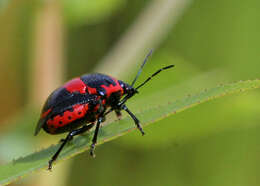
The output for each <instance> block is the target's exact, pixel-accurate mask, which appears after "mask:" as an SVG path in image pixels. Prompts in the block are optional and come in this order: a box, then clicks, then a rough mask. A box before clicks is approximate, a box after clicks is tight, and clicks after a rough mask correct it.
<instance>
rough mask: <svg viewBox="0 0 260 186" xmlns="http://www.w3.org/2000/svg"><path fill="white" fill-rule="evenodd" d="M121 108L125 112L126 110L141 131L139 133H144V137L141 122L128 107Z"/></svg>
mask: <svg viewBox="0 0 260 186" xmlns="http://www.w3.org/2000/svg"><path fill="white" fill-rule="evenodd" d="M121 108H122V109H123V110H125V111H126V112H127V113H128V114H129V115H130V116H131V118H132V119H133V120H134V122H135V125H136V127H137V128H138V129H139V131H140V132H141V133H142V135H144V134H145V133H144V131H143V128H142V126H141V125H140V121H139V120H138V119H137V118H136V116H135V115H134V114H133V113H132V112H131V111H130V110H129V109H128V108H127V107H126V105H122V106H121Z"/></svg>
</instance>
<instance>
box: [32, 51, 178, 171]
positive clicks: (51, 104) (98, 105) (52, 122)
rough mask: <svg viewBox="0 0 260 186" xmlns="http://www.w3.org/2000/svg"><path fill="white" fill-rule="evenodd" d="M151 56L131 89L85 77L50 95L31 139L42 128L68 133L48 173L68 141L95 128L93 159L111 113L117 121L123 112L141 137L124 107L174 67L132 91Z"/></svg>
mask: <svg viewBox="0 0 260 186" xmlns="http://www.w3.org/2000/svg"><path fill="white" fill-rule="evenodd" d="M151 53H152V51H150V53H149V54H148V55H147V56H146V58H145V60H144V62H143V64H142V65H141V67H140V69H139V71H138V73H137V75H136V77H135V78H134V80H133V82H132V83H131V85H130V84H127V83H125V82H123V81H121V80H117V79H115V78H113V77H110V76H107V75H104V74H87V75H83V76H81V77H77V78H74V79H72V80H70V81H68V82H67V83H65V84H64V85H63V86H62V87H60V88H58V89H56V90H55V91H54V92H52V94H51V95H50V96H49V97H48V99H47V101H46V103H45V105H44V106H43V109H42V113H41V117H40V119H39V121H38V124H37V126H36V129H35V133H34V135H37V134H38V133H39V131H40V130H41V128H43V129H44V130H45V131H46V132H47V133H49V134H60V133H64V132H69V133H68V135H67V137H66V138H65V139H62V140H61V142H62V143H61V146H60V148H59V149H58V150H57V152H56V153H55V154H54V155H53V156H52V158H51V160H50V161H49V167H48V169H49V170H51V168H52V163H53V162H54V161H55V160H56V159H57V157H58V156H59V154H60V152H61V150H62V149H63V147H64V146H65V144H66V143H67V142H68V141H70V140H72V138H73V137H74V136H76V135H78V134H81V133H83V132H86V131H88V130H89V129H91V128H92V127H93V126H94V125H96V128H95V132H94V137H93V139H92V145H91V148H90V155H91V156H94V149H95V145H96V143H97V137H98V131H99V128H100V124H101V123H102V122H104V121H105V116H106V115H107V114H108V113H110V112H112V111H115V113H116V115H117V116H118V117H120V116H121V110H124V111H126V112H127V113H128V114H129V115H130V117H131V118H132V119H133V120H134V123H135V125H136V127H137V128H138V129H139V131H140V132H141V133H142V135H144V131H143V129H142V127H141V125H140V122H139V120H138V119H137V118H136V116H135V115H134V114H133V113H132V112H131V111H130V110H129V109H128V108H127V106H126V104H125V103H126V102H127V100H128V99H129V98H131V97H133V96H134V95H135V94H136V93H138V89H139V88H141V87H142V86H143V85H145V84H146V83H147V82H148V81H150V80H151V79H152V77H154V76H155V75H157V74H159V73H160V72H161V71H163V70H166V69H168V68H171V67H174V65H169V66H166V67H164V68H161V69H159V70H158V71H156V72H155V73H153V74H152V75H151V76H150V77H148V78H147V79H146V80H145V81H144V82H143V83H141V84H140V85H139V86H137V87H136V88H134V84H135V82H136V80H137V79H138V77H139V76H140V74H141V72H142V69H143V67H144V65H145V63H146V61H147V59H148V57H149V56H150V55H151Z"/></svg>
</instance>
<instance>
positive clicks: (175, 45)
mask: <svg viewBox="0 0 260 186" xmlns="http://www.w3.org/2000/svg"><path fill="white" fill-rule="evenodd" d="M259 8H260V1H257V0H248V1H237V0H214V1H207V0H194V1H192V0H153V1H152V0H150V1H149V0H143V1H140V0H99V1H90V0H85V1H82V0H74V1H72V0H60V1H54V0H48V1H47V0H38V1H37V0H0V85H1V89H0V90H1V91H0V103H1V107H0V133H1V134H0V163H1V164H4V163H6V162H8V161H10V160H12V159H14V158H18V157H20V156H24V155H26V154H29V153H31V152H34V151H36V150H40V149H42V148H43V147H48V146H49V145H50V144H54V143H57V141H58V140H59V139H60V138H61V137H62V135H61V136H50V135H48V134H45V133H44V132H41V133H40V135H39V136H37V137H34V136H33V131H34V127H35V126H36V122H37V119H38V114H39V112H40V109H41V106H42V104H43V102H44V100H45V99H46V97H47V96H48V94H49V93H50V92H51V91H52V90H54V89H55V88H56V87H58V86H59V85H61V84H62V83H63V82H65V81H66V80H69V79H71V78H73V77H74V76H78V75H81V74H84V73H90V72H93V71H98V72H103V73H107V74H110V75H113V76H115V77H118V78H120V79H122V80H126V81H127V80H128V82H129V81H131V80H132V79H133V77H134V75H135V73H136V71H137V69H138V66H139V65H140V63H141V62H142V60H143V58H144V56H145V55H146V54H147V53H148V51H149V50H150V49H151V48H154V49H155V50H154V54H153V56H152V57H151V58H150V59H149V63H148V64H147V66H146V67H145V69H144V72H143V74H142V77H141V78H140V81H141V80H143V79H145V77H147V76H148V75H149V74H151V72H153V71H155V70H156V69H158V68H159V67H160V66H163V65H167V64H175V65H176V68H175V69H174V70H172V72H169V73H164V74H162V75H161V76H160V78H156V79H155V80H154V81H153V82H151V83H150V84H149V86H146V87H144V88H143V89H142V93H141V94H140V95H138V96H137V97H136V98H135V101H134V102H131V101H130V102H129V107H130V108H132V110H133V111H134V110H137V111H138V109H140V107H143V106H145V103H146V99H147V98H149V96H150V95H152V94H157V95H158V100H156V101H157V102H159V97H160V96H162V95H160V90H161V89H167V85H172V84H175V85H176V88H175V91H174V92H172V91H171V92H169V93H168V95H163V96H169V97H170V98H171V100H173V99H178V98H180V97H182V96H184V95H188V94H192V93H194V92H198V91H199V90H202V89H204V88H209V87H214V86H216V85H218V84H221V83H227V82H234V81H238V80H247V79H256V78H259V69H260V55H259V48H260V37H259V33H260V22H259V20H260V12H259ZM259 100H260V95H259V91H251V92H246V93H242V94H239V95H233V96H228V97H224V98H220V99H218V100H214V101H211V102H208V103H205V104H202V105H199V106H197V107H194V108H192V109H189V110H187V111H185V112H181V113H178V114H176V115H174V116H171V117H169V118H167V119H164V120H162V121H160V122H157V123H155V124H152V125H150V126H149V127H146V128H145V131H146V133H147V135H146V136H144V137H141V135H140V134H139V133H138V132H137V131H135V132H132V133H130V134H128V135H126V136H123V137H120V138H118V139H117V140H114V141H112V142H109V143H105V144H103V145H101V146H98V148H97V150H96V154H97V157H96V158H95V159H92V158H90V157H89V154H88V153H82V154H80V155H78V156H76V157H74V158H72V159H70V160H67V161H65V162H62V163H59V164H57V165H56V166H55V167H54V170H53V172H51V173H50V172H48V171H44V170H42V171H39V172H36V173H33V174H31V175H29V176H27V177H26V178H23V179H21V180H19V181H18V182H16V183H14V184H12V185H37V186H38V185H55V186H59V185H66V186H70V185H129V186H130V185H143V186H144V185H147V186H148V185H149V186H153V185H154V186H155V185H156V186H157V185H180V186H186V185H189V186H190V185H196V186H201V185H207V186H215V185H216V186H219V185H222V186H223V185H227V186H231V185H234V186H240V185H241V186H245V185H250V186H253V185H259V184H260V176H259V172H260V168H259V167H260V163H259V162H260V161H259V160H260V158H259V157H260V142H259V139H260V137H259V135H258V134H259V132H260V115H259V106H258V105H259V103H260V101H259ZM156 101H155V102H156ZM136 107H137V108H136ZM112 119H113V118H112Z"/></svg>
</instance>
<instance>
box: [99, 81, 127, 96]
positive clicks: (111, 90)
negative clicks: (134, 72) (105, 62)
mask: <svg viewBox="0 0 260 186" xmlns="http://www.w3.org/2000/svg"><path fill="white" fill-rule="evenodd" d="M112 79H113V80H114V82H115V83H116V85H115V86H114V85H112V84H110V85H109V86H106V85H101V87H102V88H104V89H105V90H106V95H107V97H110V95H111V94H112V93H114V92H119V91H120V92H121V95H123V93H124V90H123V89H122V87H121V86H120V84H119V83H118V81H117V80H116V79H114V78H112Z"/></svg>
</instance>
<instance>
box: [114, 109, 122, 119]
mask: <svg viewBox="0 0 260 186" xmlns="http://www.w3.org/2000/svg"><path fill="white" fill-rule="evenodd" d="M115 113H116V117H117V119H119V120H120V119H121V118H122V113H121V112H120V110H115Z"/></svg>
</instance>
